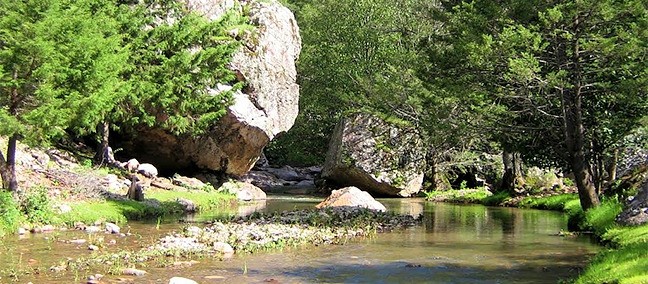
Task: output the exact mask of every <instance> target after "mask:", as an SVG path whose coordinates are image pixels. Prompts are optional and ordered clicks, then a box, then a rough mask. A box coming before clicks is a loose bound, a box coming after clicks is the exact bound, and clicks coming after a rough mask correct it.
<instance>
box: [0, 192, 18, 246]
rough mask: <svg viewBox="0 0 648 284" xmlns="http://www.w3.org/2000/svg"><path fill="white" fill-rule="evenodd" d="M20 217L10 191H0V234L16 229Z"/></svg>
mask: <svg viewBox="0 0 648 284" xmlns="http://www.w3.org/2000/svg"><path fill="white" fill-rule="evenodd" d="M21 217H22V216H21V214H20V210H18V204H16V202H15V201H14V199H13V196H12V195H11V193H10V192H6V191H0V236H2V235H4V234H6V233H8V232H14V231H16V229H18V224H19V223H20V219H21Z"/></svg>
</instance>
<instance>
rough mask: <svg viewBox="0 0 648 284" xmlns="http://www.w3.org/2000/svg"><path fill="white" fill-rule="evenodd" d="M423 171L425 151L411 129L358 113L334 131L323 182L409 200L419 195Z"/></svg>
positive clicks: (343, 121)
mask: <svg viewBox="0 0 648 284" xmlns="http://www.w3.org/2000/svg"><path fill="white" fill-rule="evenodd" d="M424 169H425V149H424V146H423V142H422V140H421V138H420V135H419V134H418V132H417V131H416V130H415V129H414V128H411V127H405V126H398V125H393V124H390V123H387V122H385V121H384V120H382V119H380V118H377V117H375V116H372V115H369V114H363V113H357V114H354V115H351V116H350V117H347V118H344V119H343V120H342V121H341V122H340V123H338V125H337V126H336V127H335V130H334V133H333V135H332V137H331V142H330V144H329V149H328V152H327V154H326V162H325V163H324V168H323V169H322V178H324V179H326V180H328V181H330V182H332V183H333V184H337V185H341V186H350V185H352V186H357V187H359V188H362V189H363V190H367V191H370V192H374V193H377V194H381V195H390V196H400V197H408V196H412V195H414V194H416V193H418V192H419V191H420V189H421V187H422V184H423V171H424Z"/></svg>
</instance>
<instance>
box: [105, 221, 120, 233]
mask: <svg viewBox="0 0 648 284" xmlns="http://www.w3.org/2000/svg"><path fill="white" fill-rule="evenodd" d="M119 231H120V228H119V226H117V225H115V224H113V223H106V232H108V233H110V234H119Z"/></svg>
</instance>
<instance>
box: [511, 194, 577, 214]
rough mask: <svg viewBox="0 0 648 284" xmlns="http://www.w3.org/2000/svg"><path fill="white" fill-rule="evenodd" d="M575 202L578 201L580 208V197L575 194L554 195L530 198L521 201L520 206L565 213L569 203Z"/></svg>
mask: <svg viewBox="0 0 648 284" xmlns="http://www.w3.org/2000/svg"><path fill="white" fill-rule="evenodd" d="M573 201H577V205H578V206H579V207H580V201H578V195H577V194H575V193H568V194H560V195H552V196H545V197H533V196H530V197H527V198H524V199H522V200H521V201H520V205H519V206H520V207H524V208H535V209H546V210H559V211H563V210H565V206H566V205H567V204H568V203H573ZM570 205H572V204H570ZM570 207H571V206H570Z"/></svg>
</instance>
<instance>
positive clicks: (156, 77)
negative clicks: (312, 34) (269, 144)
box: [116, 1, 251, 134]
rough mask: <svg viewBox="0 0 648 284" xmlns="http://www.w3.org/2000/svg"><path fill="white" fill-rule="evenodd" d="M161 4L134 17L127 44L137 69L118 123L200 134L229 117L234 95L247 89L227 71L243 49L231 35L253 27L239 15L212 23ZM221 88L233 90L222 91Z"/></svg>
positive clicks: (132, 72) (131, 75) (131, 76)
mask: <svg viewBox="0 0 648 284" xmlns="http://www.w3.org/2000/svg"><path fill="white" fill-rule="evenodd" d="M153 2H160V1H153ZM162 2H163V4H162V5H154V4H150V5H149V6H147V7H145V8H143V9H140V10H138V11H139V14H136V15H135V16H134V17H136V19H139V21H138V22H136V23H137V26H135V27H131V29H132V30H134V31H132V33H133V34H134V35H133V38H132V39H131V40H130V42H129V45H130V47H131V49H132V56H131V60H132V62H133V65H134V66H133V68H132V69H131V70H130V71H129V73H128V77H129V80H128V82H129V90H130V93H129V94H128V97H127V98H125V100H123V102H122V105H120V107H119V108H118V109H117V112H116V119H117V120H118V121H123V122H124V123H126V124H127V125H139V124H144V125H147V126H154V125H155V126H158V127H162V128H164V129H166V130H168V131H169V132H171V133H174V134H183V133H190V134H200V133H202V132H204V131H206V130H207V128H208V126H209V125H212V124H213V123H214V122H215V121H217V120H218V119H220V117H221V116H222V115H224V114H225V108H226V107H227V106H228V105H229V104H230V103H231V99H232V98H231V93H232V92H233V91H236V90H238V89H240V88H241V87H242V85H243V83H241V82H237V81H236V76H235V74H234V73H233V72H232V71H230V70H229V69H228V64H229V62H230V60H231V58H232V55H233V53H234V52H235V51H236V50H237V49H238V47H239V43H238V42H237V41H236V40H235V39H233V38H232V37H230V36H229V35H228V32H229V31H230V30H234V29H236V30H238V31H239V32H240V33H244V32H246V31H248V30H250V29H251V26H249V25H246V21H247V19H246V18H245V17H244V16H243V15H241V14H238V13H237V12H230V13H228V14H226V15H224V16H223V17H222V18H220V19H218V20H214V21H210V20H207V19H206V18H205V17H203V16H202V15H200V14H198V13H197V12H189V11H188V10H187V9H185V8H184V7H183V4H181V3H180V2H174V1H171V2H170V3H168V2H164V1H162ZM220 84H222V85H231V86H232V87H233V88H232V89H231V90H219V87H218V86H219V85H220ZM210 90H212V91H210Z"/></svg>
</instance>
